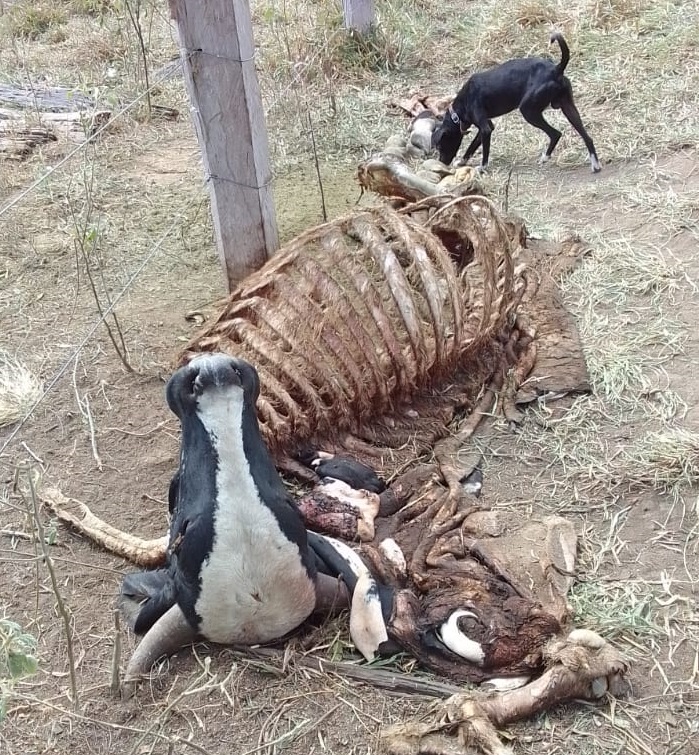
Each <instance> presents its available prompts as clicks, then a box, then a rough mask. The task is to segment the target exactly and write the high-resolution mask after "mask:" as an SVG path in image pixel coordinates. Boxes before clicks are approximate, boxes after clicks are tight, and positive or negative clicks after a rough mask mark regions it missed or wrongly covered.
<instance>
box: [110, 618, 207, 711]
mask: <svg viewBox="0 0 699 755" xmlns="http://www.w3.org/2000/svg"><path fill="white" fill-rule="evenodd" d="M196 635H197V633H196V632H195V631H194V629H192V627H191V626H190V624H189V622H188V621H187V619H185V616H184V614H183V613H182V609H181V608H180V607H179V606H178V605H177V604H175V605H174V606H172V608H170V609H169V610H168V611H167V612H166V613H164V614H163V615H162V616H161V617H160V618H159V619H158V620H157V621H156V622H155V624H153V626H152V627H151V628H150V629H149V630H148V632H146V635H145V637H144V638H143V639H142V640H141V642H140V644H139V646H138V647H137V648H136V651H135V652H134V654H133V655H132V656H131V660H130V661H129V665H128V667H127V668H126V674H124V681H123V683H122V686H121V695H122V697H123V698H124V699H126V700H128V699H129V698H130V697H131V696H132V695H133V693H134V691H135V690H136V682H137V681H138V680H139V678H140V677H141V676H143V675H144V674H147V673H148V672H149V671H150V669H151V666H152V665H153V664H154V663H155V662H156V661H157V660H158V658H161V657H162V656H164V655H172V654H173V653H174V652H175V651H176V650H179V649H180V648H181V647H182V646H183V645H186V644H188V643H190V642H192V641H193V640H194V638H195V637H196Z"/></svg>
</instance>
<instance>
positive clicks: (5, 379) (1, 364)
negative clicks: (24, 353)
mask: <svg viewBox="0 0 699 755" xmlns="http://www.w3.org/2000/svg"><path fill="white" fill-rule="evenodd" d="M42 390H43V388H42V384H41V381H40V380H39V379H38V378H37V377H36V376H35V375H34V374H33V373H32V372H31V371H30V370H28V369H27V368H26V367H25V366H24V365H23V364H22V363H21V362H20V361H19V360H18V359H16V358H15V357H13V356H11V355H10V354H8V353H7V352H6V351H3V350H0V427H5V426H6V425H11V424H12V423H14V422H18V421H19V420H20V419H22V417H24V416H25V415H26V414H27V412H28V411H29V410H30V409H31V407H32V406H33V405H34V404H35V403H36V402H37V401H38V400H39V397H40V396H41V393H42Z"/></svg>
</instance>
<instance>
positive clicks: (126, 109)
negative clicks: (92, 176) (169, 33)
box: [0, 53, 193, 218]
mask: <svg viewBox="0 0 699 755" xmlns="http://www.w3.org/2000/svg"><path fill="white" fill-rule="evenodd" d="M192 54H193V53H189V55H187V56H185V57H191V56H192ZM172 62H174V61H172ZM182 64H183V61H182V60H179V61H178V66H177V67H180V68H181V67H182ZM166 68H167V66H166ZM171 76H172V70H171V69H170V70H165V71H163V73H162V75H161V76H160V77H159V78H158V79H157V80H156V81H154V82H153V83H152V84H151V85H150V86H149V87H148V89H145V90H144V91H143V92H141V94H139V95H138V96H137V97H136V99H134V100H132V101H131V102H129V104H128V105H125V106H124V107H123V108H122V109H121V110H118V111H117V112H116V113H114V115H112V116H111V117H110V118H109V120H108V121H107V122H106V123H105V124H104V125H103V126H100V127H99V128H98V129H97V130H96V131H94V132H93V133H91V134H90V135H89V136H88V137H87V138H86V139H85V141H84V142H81V143H80V144H78V145H77V147H75V148H73V149H72V150H71V151H70V152H69V153H68V154H67V155H65V156H64V157H62V158H61V159H60V160H59V161H58V162H57V163H56V164H55V165H52V166H50V167H49V169H48V170H47V171H46V173H44V174H43V175H42V176H40V177H39V178H37V179H36V181H34V182H33V183H31V184H29V186H27V188H26V189H22V191H21V192H20V193H19V194H16V195H15V196H14V197H13V198H12V199H11V200H10V201H9V202H8V203H7V204H5V205H3V206H2V207H0V218H1V217H2V216H3V215H5V214H6V213H8V212H9V211H10V210H11V209H12V208H13V207H15V206H16V205H18V204H19V203H20V202H21V201H22V200H23V199H24V198H25V197H26V196H28V195H29V194H31V193H32V192H34V191H36V189H38V188H39V186H41V184H43V183H44V181H48V179H49V178H50V177H51V176H53V174H54V173H55V172H56V171H57V170H59V169H60V168H62V167H63V166H64V165H65V164H66V163H67V162H68V161H69V160H72V159H73V157H75V155H77V154H78V153H79V152H81V151H82V150H83V149H86V148H87V146H88V145H89V144H91V143H92V142H93V141H94V140H95V139H97V137H98V136H100V135H101V134H103V133H104V132H105V131H106V130H107V129H108V128H110V127H111V126H113V125H114V121H116V120H117V119H118V118H121V116H123V115H124V114H125V113H128V112H129V110H131V109H132V108H133V107H135V106H136V105H137V104H138V103H139V102H141V100H143V99H144V98H145V97H147V96H148V95H149V94H150V93H151V92H152V91H153V89H155V88H156V87H158V86H159V85H160V84H162V83H163V81H165V80H166V79H167V78H169V77H171Z"/></svg>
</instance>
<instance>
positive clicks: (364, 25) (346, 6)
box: [342, 0, 376, 34]
mask: <svg viewBox="0 0 699 755" xmlns="http://www.w3.org/2000/svg"><path fill="white" fill-rule="evenodd" d="M342 12H343V16H344V19H345V27H346V28H347V29H351V30H352V31H356V32H359V33H360V34H364V33H365V32H367V31H369V29H370V28H371V27H372V26H373V24H374V22H375V21H376V7H375V2H374V0H342Z"/></svg>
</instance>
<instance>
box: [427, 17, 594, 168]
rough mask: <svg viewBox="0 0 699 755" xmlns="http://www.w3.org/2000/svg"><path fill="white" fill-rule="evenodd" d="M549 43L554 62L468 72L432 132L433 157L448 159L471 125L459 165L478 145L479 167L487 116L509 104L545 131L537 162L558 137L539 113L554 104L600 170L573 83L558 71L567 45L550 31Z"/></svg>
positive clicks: (517, 62)
mask: <svg viewBox="0 0 699 755" xmlns="http://www.w3.org/2000/svg"><path fill="white" fill-rule="evenodd" d="M553 42H558V44H559V45H560V48H561V62H560V63H559V64H558V65H556V64H555V63H553V62H552V61H550V60H547V59H546V58H515V59H514V60H508V61H507V62H506V63H503V64H502V65H499V66H496V67H495V68H491V69H489V70H487V71H481V72H479V73H474V74H473V76H471V78H470V79H469V80H468V81H467V82H466V83H465V84H464V85H463V87H461V89H460V90H459V93H458V94H457V95H456V97H455V98H454V102H453V103H452V104H451V107H450V108H449V109H448V110H447V112H446V113H445V115H444V118H443V119H442V122H441V124H440V125H439V126H438V127H437V128H436V129H435V131H434V133H433V135H432V147H433V148H435V149H438V150H439V159H440V160H441V161H442V162H443V163H445V164H446V165H449V164H450V163H451V161H452V160H453V159H454V157H456V153H457V152H458V151H459V147H460V146H461V140H462V139H463V135H464V134H465V133H467V132H468V130H469V128H470V127H471V126H475V127H476V128H477V129H478V133H477V134H476V136H475V138H474V139H473V141H472V142H471V144H469V146H468V149H467V150H466V152H465V153H464V156H463V159H462V161H461V162H462V164H465V163H466V162H467V161H468V160H469V158H471V157H473V155H474V154H475V153H476V150H477V149H478V148H479V147H480V146H481V145H482V146H483V161H482V164H481V169H482V170H485V169H486V168H487V167H488V158H489V156H490V135H491V133H492V131H493V129H494V128H495V127H494V126H493V122H492V120H490V119H491V118H497V117H498V116H500V115H505V113H509V112H511V111H512V110H514V109H515V108H519V111H520V112H521V113H522V115H523V116H524V118H525V119H526V120H527V121H528V122H529V123H531V124H532V126H536V127H537V128H540V129H541V130H542V131H544V132H545V133H546V134H547V135H548V137H549V139H550V141H549V146H548V147H547V149H546V152H544V154H543V155H542V156H541V162H546V161H547V160H548V159H549V158H550V157H551V154H552V153H553V150H554V149H555V148H556V144H558V140H559V139H560V138H561V132H560V131H558V129H555V128H554V127H553V126H552V125H551V124H550V123H547V122H546V120H545V119H544V116H543V112H544V110H546V108H547V107H552V108H556V109H558V108H560V110H561V112H562V113H563V115H565V117H566V118H567V119H568V120H569V121H570V123H571V125H572V126H573V128H574V129H575V130H576V131H577V132H578V133H579V134H580V136H581V137H582V139H583V141H584V142H585V146H586V147H587V151H588V152H589V155H590V163H591V165H592V172H593V173H597V172H598V171H599V170H601V169H602V167H601V165H600V163H599V160H598V159H597V153H596V152H595V145H594V144H593V143H592V139H590V137H589V135H588V133H587V131H586V130H585V126H583V122H582V119H581V118H580V113H579V112H578V109H577V108H576V107H575V102H574V101H573V88H572V87H571V84H570V81H569V80H568V78H567V77H566V76H564V75H563V71H565V68H566V66H567V65H568V61H569V60H570V50H569V49H568V45H567V44H566V41H565V39H563V36H562V35H561V34H559V33H557V32H556V33H554V34H552V35H551V43H553Z"/></svg>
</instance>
